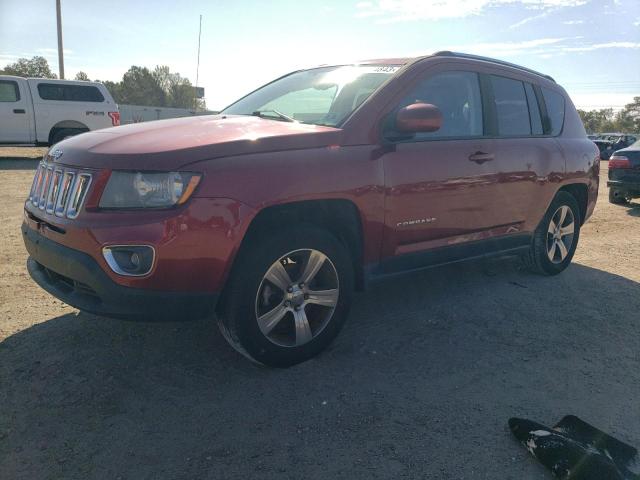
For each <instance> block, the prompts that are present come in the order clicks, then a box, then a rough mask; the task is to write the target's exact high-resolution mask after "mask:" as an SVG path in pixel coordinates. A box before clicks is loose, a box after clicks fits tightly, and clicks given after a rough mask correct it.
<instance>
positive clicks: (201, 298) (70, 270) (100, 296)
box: [22, 223, 218, 321]
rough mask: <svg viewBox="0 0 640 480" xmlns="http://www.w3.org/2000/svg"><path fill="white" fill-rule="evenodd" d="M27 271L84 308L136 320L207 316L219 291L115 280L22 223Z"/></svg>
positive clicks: (85, 258) (78, 253)
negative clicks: (181, 289) (145, 285)
mask: <svg viewBox="0 0 640 480" xmlns="http://www.w3.org/2000/svg"><path fill="white" fill-rule="evenodd" d="M22 236H23V239H24V243H25V246H26V248H27V251H28V252H29V259H28V260H27V269H28V271H29V274H30V275H31V278H33V280H34V281H35V282H36V283H37V284H38V285H40V286H41V287H42V288H43V289H44V290H46V291H47V292H49V293H50V294H52V295H53V296H55V297H57V298H59V299H60V300H62V301H63V302H65V303H67V304H69V305H71V306H73V307H75V308H78V309H80V310H84V311H87V312H91V313H95V314H98V315H104V316H107V317H115V318H129V319H139V320H171V321H175V320H187V319H192V318H199V317H203V316H205V315H208V314H210V313H211V312H212V311H213V309H214V308H215V304H216V300H217V296H218V295H217V294H215V293H209V292H206V293H192V292H171V291H158V290H150V289H143V288H134V287H129V286H123V285H119V284H117V283H115V282H114V281H113V280H112V279H111V278H109V276H108V275H107V274H105V272H104V271H103V269H102V268H101V267H100V265H99V264H98V263H97V262H96V261H95V260H94V259H93V257H91V256H90V255H88V254H86V253H84V252H81V251H79V250H75V249H72V248H69V247H66V246H64V245H61V244H59V243H57V242H54V241H53V240H50V239H48V238H46V237H45V236H43V235H41V234H40V233H39V232H37V231H36V230H33V229H32V228H30V227H29V226H28V225H27V224H26V223H25V224H23V225H22Z"/></svg>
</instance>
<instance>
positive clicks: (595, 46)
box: [562, 42, 640, 52]
mask: <svg viewBox="0 0 640 480" xmlns="http://www.w3.org/2000/svg"><path fill="white" fill-rule="evenodd" d="M603 48H624V49H638V48H640V42H607V43H592V44H591V45H580V46H577V47H562V51H563V52H591V51H593V50H601V49H603Z"/></svg>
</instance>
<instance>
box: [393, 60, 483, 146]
mask: <svg viewBox="0 0 640 480" xmlns="http://www.w3.org/2000/svg"><path fill="white" fill-rule="evenodd" d="M418 102H420V103H431V104H433V105H435V106H436V107H438V108H439V109H440V111H441V112H442V128H440V130H438V131H436V132H428V133H424V132H421V133H417V134H416V135H415V137H414V138H415V140H421V139H429V138H443V137H479V136H482V134H483V127H482V97H481V96H480V83H479V81H478V74H477V73H474V72H460V71H454V72H443V73H438V74H435V75H433V76H431V77H429V78H426V79H424V80H423V81H422V82H420V83H419V84H418V86H417V87H416V88H415V89H414V90H413V91H412V92H411V93H410V94H409V95H408V96H407V97H406V98H405V99H404V100H403V101H402V103H401V104H400V107H406V106H407V105H411V104H413V103H418Z"/></svg>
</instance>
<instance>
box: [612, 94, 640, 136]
mask: <svg viewBox="0 0 640 480" xmlns="http://www.w3.org/2000/svg"><path fill="white" fill-rule="evenodd" d="M616 123H617V124H618V129H619V130H620V131H621V132H624V133H640V97H633V102H631V103H628V104H627V105H625V107H624V108H623V109H622V110H620V111H619V112H618V114H617V115H616Z"/></svg>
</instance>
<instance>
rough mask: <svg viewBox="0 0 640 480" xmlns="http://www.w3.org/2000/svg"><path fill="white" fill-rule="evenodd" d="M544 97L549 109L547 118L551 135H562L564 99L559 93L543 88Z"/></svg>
mask: <svg viewBox="0 0 640 480" xmlns="http://www.w3.org/2000/svg"><path fill="white" fill-rule="evenodd" d="M541 90H542V96H543V97H544V103H545V105H546V107H547V117H548V118H549V124H550V125H549V132H546V133H549V134H551V135H554V136H555V135H560V132H561V131H562V126H563V124H564V97H563V96H562V95H561V94H559V93H558V92H554V91H553V90H549V89H548V88H544V87H542V89H541Z"/></svg>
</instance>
